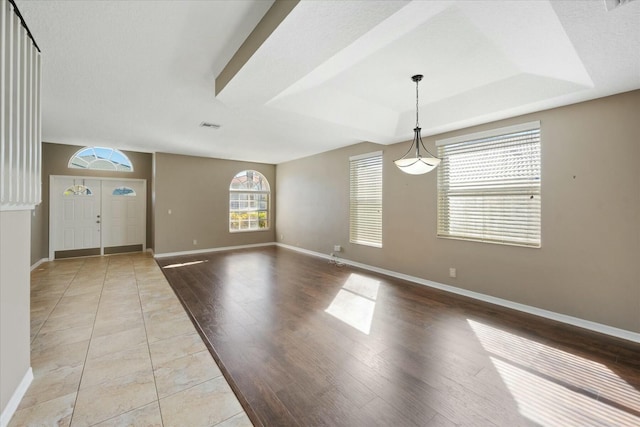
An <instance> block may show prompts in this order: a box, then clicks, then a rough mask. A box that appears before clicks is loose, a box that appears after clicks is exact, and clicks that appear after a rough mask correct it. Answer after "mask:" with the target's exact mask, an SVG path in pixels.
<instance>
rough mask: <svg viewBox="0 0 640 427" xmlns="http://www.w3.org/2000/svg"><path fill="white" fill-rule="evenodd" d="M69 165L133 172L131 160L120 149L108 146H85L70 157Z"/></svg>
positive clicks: (81, 167) (78, 167) (80, 167)
mask: <svg viewBox="0 0 640 427" xmlns="http://www.w3.org/2000/svg"><path fill="white" fill-rule="evenodd" d="M69 167H70V168H75V169H94V170H102V171H119V172H133V164H132V163H131V160H129V158H128V157H127V155H126V154H124V153H123V152H122V151H120V150H116V149H115V148H106V147H84V148H83V149H81V150H78V151H77V152H76V153H75V154H74V155H73V156H72V157H71V158H70V159H69Z"/></svg>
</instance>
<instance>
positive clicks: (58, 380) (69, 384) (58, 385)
mask: <svg viewBox="0 0 640 427" xmlns="http://www.w3.org/2000/svg"><path fill="white" fill-rule="evenodd" d="M81 375H82V365H80V366H75V367H62V368H58V369H55V370H53V371H49V372H46V373H45V374H43V375H34V378H33V382H32V383H31V386H29V389H28V390H27V392H26V393H25V395H24V397H23V398H22V401H21V402H20V405H19V406H18V409H24V408H28V407H30V406H34V405H37V404H39V403H43V402H46V401H48V400H51V399H56V398H58V397H62V396H66V395H67V394H71V393H75V392H76V391H77V390H78V385H79V384H80V376H81Z"/></svg>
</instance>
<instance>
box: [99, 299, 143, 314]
mask: <svg viewBox="0 0 640 427" xmlns="http://www.w3.org/2000/svg"><path fill="white" fill-rule="evenodd" d="M129 313H130V314H134V313H135V314H140V315H141V314H142V307H141V306H140V299H139V298H138V294H135V295H131V296H128V297H126V298H121V299H119V298H115V297H107V298H104V299H103V300H101V301H100V306H99V307H98V316H99V317H100V318H105V317H114V316H116V315H125V314H129Z"/></svg>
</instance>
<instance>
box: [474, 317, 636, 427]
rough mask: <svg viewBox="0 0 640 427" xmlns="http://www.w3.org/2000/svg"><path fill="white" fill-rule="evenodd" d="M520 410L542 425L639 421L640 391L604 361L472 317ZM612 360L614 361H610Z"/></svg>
mask: <svg viewBox="0 0 640 427" xmlns="http://www.w3.org/2000/svg"><path fill="white" fill-rule="evenodd" d="M467 322H468V323H469V325H470V326H471V328H472V330H473V331H474V332H475V334H476V336H477V337H478V339H479V340H480V343H481V344H482V346H483V348H484V349H485V350H486V351H487V352H488V353H490V358H491V361H492V363H493V366H494V367H495V369H496V371H497V372H498V374H499V375H500V378H501V380H502V382H503V383H504V384H505V385H506V386H507V388H508V389H509V392H510V393H511V395H512V396H513V398H514V399H515V400H516V402H517V404H518V408H519V411H520V413H521V414H522V415H523V416H525V417H527V418H529V419H530V420H532V421H533V422H535V423H538V424H540V425H545V426H546V425H557V426H573V425H575V426H583V425H620V426H622V425H624V426H626V425H628V426H631V425H640V416H638V415H637V414H639V413H640V391H638V390H636V389H635V388H634V387H633V386H631V385H629V384H628V383H627V382H626V381H624V380H623V379H622V378H620V376H618V375H617V374H616V373H614V372H613V371H612V370H611V369H609V368H608V367H607V366H605V365H604V364H602V363H598V362H596V361H593V360H589V359H585V358H582V357H580V356H578V355H575V354H571V353H568V352H566V351H563V350H559V349H556V348H553V347H550V346H548V345H545V344H542V343H539V342H536V341H533V340H530V339H526V338H523V337H520V336H518V335H514V334H511V333H509V332H506V331H503V330H501V329H498V328H494V327H492V326H488V325H485V324H483V323H480V322H476V321H473V320H470V319H467ZM611 363H613V362H611Z"/></svg>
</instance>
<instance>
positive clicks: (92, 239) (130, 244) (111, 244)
mask: <svg viewBox="0 0 640 427" xmlns="http://www.w3.org/2000/svg"><path fill="white" fill-rule="evenodd" d="M49 188H50V191H49V201H50V204H49V206H50V211H49V259H59V258H68V257H75V256H89V255H104V254H113V253H121V252H136V251H144V250H146V220H145V219H146V209H147V202H146V201H147V182H146V180H144V179H120V178H93V177H78V176H54V175H52V176H51V181H50V187H49Z"/></svg>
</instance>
